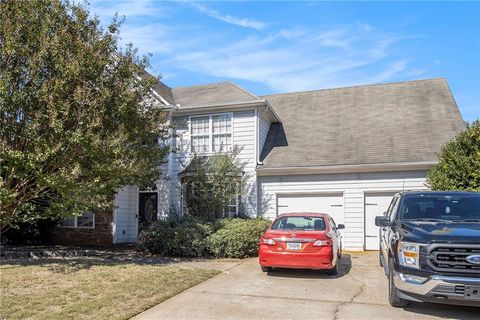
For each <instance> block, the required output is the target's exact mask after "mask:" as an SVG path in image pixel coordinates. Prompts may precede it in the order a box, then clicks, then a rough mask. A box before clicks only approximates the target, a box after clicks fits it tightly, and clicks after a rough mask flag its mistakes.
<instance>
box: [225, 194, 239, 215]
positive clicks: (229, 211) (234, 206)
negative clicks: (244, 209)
mask: <svg viewBox="0 0 480 320" xmlns="http://www.w3.org/2000/svg"><path fill="white" fill-rule="evenodd" d="M238 200H239V199H238V197H234V198H233V199H232V200H230V202H229V203H228V204H227V206H226V207H225V208H224V209H223V210H224V211H223V216H224V217H228V218H233V217H236V216H238V204H239V201H238Z"/></svg>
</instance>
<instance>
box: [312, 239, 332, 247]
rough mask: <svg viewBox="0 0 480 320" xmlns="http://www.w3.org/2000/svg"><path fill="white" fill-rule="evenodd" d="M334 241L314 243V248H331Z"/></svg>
mask: <svg viewBox="0 0 480 320" xmlns="http://www.w3.org/2000/svg"><path fill="white" fill-rule="evenodd" d="M332 243H333V242H332V240H331V239H328V240H317V241H315V242H314V243H313V246H314V247H324V246H331V245H332Z"/></svg>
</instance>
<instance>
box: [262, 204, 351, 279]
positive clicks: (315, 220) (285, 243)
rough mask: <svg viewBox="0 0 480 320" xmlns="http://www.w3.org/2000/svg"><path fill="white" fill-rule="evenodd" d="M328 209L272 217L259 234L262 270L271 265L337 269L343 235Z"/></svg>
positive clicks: (269, 268) (332, 271) (342, 226)
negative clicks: (262, 232) (260, 235)
mask: <svg viewBox="0 0 480 320" xmlns="http://www.w3.org/2000/svg"><path fill="white" fill-rule="evenodd" d="M344 228H345V226H344V225H343V224H339V225H338V226H337V225H336V224H335V222H334V221H333V219H332V218H331V217H330V216H329V215H328V214H325V213H285V214H281V215H279V216H278V217H277V219H275V221H273V223H272V225H271V226H270V228H269V229H268V230H267V231H266V232H265V234H264V235H263V236H262V237H261V238H260V246H259V249H258V259H259V262H260V266H261V267H262V271H264V272H267V271H271V270H272V267H281V268H302V269H303V268H305V269H323V270H327V273H328V274H331V275H335V274H337V273H338V265H339V263H338V261H339V258H340V256H341V253H342V243H341V235H340V232H339V229H344Z"/></svg>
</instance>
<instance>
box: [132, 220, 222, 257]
mask: <svg viewBox="0 0 480 320" xmlns="http://www.w3.org/2000/svg"><path fill="white" fill-rule="evenodd" d="M213 230H214V229H213V225H212V224H211V223H206V222H203V221H200V220H197V219H188V220H185V221H177V220H159V221H156V222H154V223H153V224H152V225H151V226H150V227H148V229H146V230H144V231H142V232H141V233H140V235H139V238H138V248H139V249H140V250H142V251H146V252H149V253H159V254H162V255H165V256H175V257H202V256H205V255H207V254H208V252H207V238H208V236H209V235H210V234H212V233H213Z"/></svg>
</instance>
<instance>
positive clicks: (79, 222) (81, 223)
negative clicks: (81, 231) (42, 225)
mask: <svg viewBox="0 0 480 320" xmlns="http://www.w3.org/2000/svg"><path fill="white" fill-rule="evenodd" d="M59 226H60V227H64V228H95V215H94V214H93V213H92V212H90V211H86V212H84V213H83V214H82V215H81V216H71V217H68V218H65V219H62V220H60V222H59Z"/></svg>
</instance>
